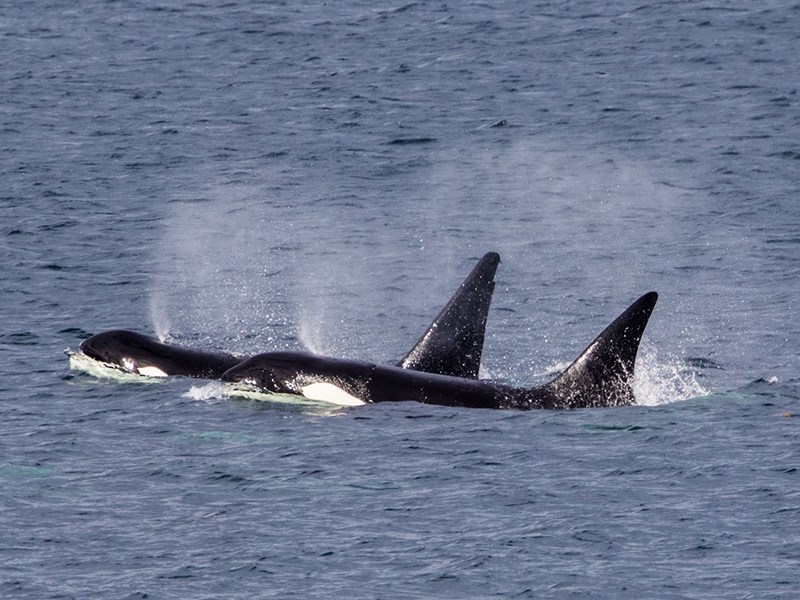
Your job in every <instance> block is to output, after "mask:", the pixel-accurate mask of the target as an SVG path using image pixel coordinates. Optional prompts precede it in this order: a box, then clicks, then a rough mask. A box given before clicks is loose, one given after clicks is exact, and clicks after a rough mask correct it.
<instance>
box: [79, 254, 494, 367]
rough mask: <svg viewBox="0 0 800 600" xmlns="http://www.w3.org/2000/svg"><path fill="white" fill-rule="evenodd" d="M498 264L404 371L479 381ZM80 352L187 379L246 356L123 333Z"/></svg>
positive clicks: (470, 282) (476, 276) (482, 270)
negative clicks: (196, 348)
mask: <svg viewBox="0 0 800 600" xmlns="http://www.w3.org/2000/svg"><path fill="white" fill-rule="evenodd" d="M499 263H500V255H499V254H497V253H496V252H489V253H487V254H485V255H484V256H483V258H481V259H480V260H479V261H478V263H477V264H476V265H475V267H474V268H473V269H472V271H471V272H470V274H469V275H467V277H466V279H464V281H463V283H462V284H461V285H460V286H459V288H458V289H457V290H456V292H455V294H453V297H452V298H451V299H450V301H449V302H448V303H447V304H446V305H445V307H444V308H443V309H442V310H441V312H440V313H439V314H438V315H437V316H436V318H435V319H434V320H433V322H432V323H431V324H430V326H429V327H428V329H427V330H426V331H425V333H424V334H423V336H422V337H421V338H420V340H419V341H418V342H417V344H416V345H415V346H414V347H413V348H412V349H411V351H410V352H409V353H408V354H407V355H406V356H405V357H404V358H403V359H402V360H401V361H400V363H399V366H400V367H401V368H404V369H414V370H418V371H426V372H429V373H438V374H442V375H451V376H456V377H467V378H477V377H478V370H479V368H480V362H481V354H482V352H483V340H484V331H485V327H486V319H487V317H488V314H489V306H490V304H491V300H492V293H493V291H494V276H495V272H496V271H497V266H498V264H499ZM80 351H81V352H82V353H83V354H84V355H86V356H88V357H89V358H92V359H94V360H96V361H99V362H101V363H103V364H104V365H107V366H110V367H113V368H115V369H119V370H121V371H124V372H128V373H133V374H138V375H146V376H150V377H167V376H169V375H183V376H185V377H195V378H201V379H219V377H220V376H221V375H222V374H223V373H224V372H225V371H227V370H228V369H230V368H231V367H233V366H235V365H237V364H239V363H240V362H241V361H243V360H245V359H246V358H247V357H246V356H237V355H234V354H229V353H226V352H209V351H203V350H195V349H192V348H187V347H183V346H179V345H175V344H165V343H162V342H160V341H159V340H157V339H155V338H153V337H150V336H147V335H143V334H141V333H136V332H134V331H128V330H124V329H113V330H110V331H104V332H102V333H98V334H96V335H93V336H91V337H89V338H87V339H85V340H83V342H81V345H80Z"/></svg>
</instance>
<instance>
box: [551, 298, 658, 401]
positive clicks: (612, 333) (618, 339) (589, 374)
mask: <svg viewBox="0 0 800 600" xmlns="http://www.w3.org/2000/svg"><path fill="white" fill-rule="evenodd" d="M657 300H658V294H657V293H656V292H648V293H647V294H645V295H644V296H642V297H641V298H639V299H638V300H637V301H636V302H634V303H633V304H631V305H630V307H628V309H627V310H626V311H625V312H623V313H622V314H621V315H620V316H619V317H617V318H616V319H615V320H614V322H613V323H611V325H609V326H608V327H606V328H605V329H604V330H603V332H602V333H601V334H600V335H598V336H597V338H595V340H594V341H593V342H592V343H591V344H589V347H588V348H586V350H584V351H583V353H582V354H581V355H580V356H579V357H578V358H577V359H576V360H575V362H573V363H572V364H571V365H570V366H569V368H567V370H566V371H564V372H563V373H562V374H561V375H559V376H558V377H557V378H556V379H554V380H553V381H551V382H550V383H549V384H547V385H546V386H545V388H546V390H547V392H548V393H549V394H551V395H552V396H553V397H554V398H556V399H557V402H558V403H559V404H561V403H563V407H565V408H568V407H570V406H618V405H625V404H634V403H635V398H634V396H633V368H634V364H635V363H636V353H637V352H638V350H639V342H640V341H641V340H642V334H643V333H644V329H645V327H646V326H647V321H648V320H649V319H650V314H651V313H652V312H653V308H655V305H656V301H657Z"/></svg>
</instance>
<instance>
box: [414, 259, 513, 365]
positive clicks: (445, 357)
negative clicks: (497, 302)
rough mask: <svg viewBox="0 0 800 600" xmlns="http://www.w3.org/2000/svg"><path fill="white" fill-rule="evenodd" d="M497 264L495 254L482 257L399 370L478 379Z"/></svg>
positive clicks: (498, 262) (498, 260)
mask: <svg viewBox="0 0 800 600" xmlns="http://www.w3.org/2000/svg"><path fill="white" fill-rule="evenodd" d="M498 264H500V255H499V254H497V253H496V252H489V253H488V254H486V255H484V257H483V258H482V259H481V260H480V261H479V262H478V264H477V265H475V268H474V269H472V272H471V273H470V274H469V275H468V276H467V278H466V279H465V280H464V282H463V283H462V284H461V286H460V287H459V288H458V290H457V291H456V293H455V294H454V295H453V297H452V298H450V301H449V302H448V303H447V304H446V305H445V307H444V308H443V309H442V311H441V312H440V313H439V315H438V316H437V317H436V318H435V319H434V320H433V322H432V323H431V325H430V327H428V329H427V331H425V333H424V335H423V336H422V337H421V338H420V339H419V341H418V342H417V344H416V345H415V346H414V347H413V348H412V349H411V351H410V352H409V353H408V354H407V355H406V356H405V358H403V360H401V361H400V363H399V364H398V366H399V367H403V368H404V369H413V370H415V371H424V372H426V373H436V374H439V375H452V376H455V377H465V378H468V379H477V378H478V371H479V370H480V366H481V355H482V354H483V338H484V332H485V330H486V319H487V317H488V316H489V305H490V304H491V302H492V293H493V292H494V274H495V272H496V271H497V265H498Z"/></svg>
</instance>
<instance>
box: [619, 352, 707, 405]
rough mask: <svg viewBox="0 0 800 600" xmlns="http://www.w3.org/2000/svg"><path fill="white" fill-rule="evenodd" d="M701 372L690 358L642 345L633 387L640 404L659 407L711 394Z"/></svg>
mask: <svg viewBox="0 0 800 600" xmlns="http://www.w3.org/2000/svg"><path fill="white" fill-rule="evenodd" d="M697 377H698V373H697V371H696V370H695V369H693V368H692V367H691V365H689V364H687V363H686V361H684V360H682V359H680V358H679V357H677V356H674V355H672V354H668V353H663V352H660V351H658V350H656V349H655V348H654V347H652V346H647V347H642V348H640V350H639V356H638V358H637V360H636V373H635V377H634V384H633V389H634V393H635V395H636V399H637V402H638V404H640V405H643V406H658V405H660V404H669V403H672V402H680V401H681V400H688V399H690V398H697V397H699V396H707V395H708V394H709V393H710V390H707V389H706V388H704V387H703V386H702V385H701V384H700V382H698V381H697Z"/></svg>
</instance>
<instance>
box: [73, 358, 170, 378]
mask: <svg viewBox="0 0 800 600" xmlns="http://www.w3.org/2000/svg"><path fill="white" fill-rule="evenodd" d="M68 355H69V367H70V369H73V370H75V371H81V372H83V373H86V374H87V375H91V376H92V377H97V378H98V379H113V380H115V381H122V382H133V381H135V382H139V383H142V382H147V383H154V382H157V381H161V380H162V379H163V378H161V377H158V378H156V377H150V376H147V375H146V374H138V373H132V372H130V371H125V370H123V369H121V368H120V367H118V366H117V365H113V364H111V363H104V362H100V361H99V360H95V359H93V358H91V357H89V356H86V355H85V354H84V353H83V352H72V353H70V352H68Z"/></svg>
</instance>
